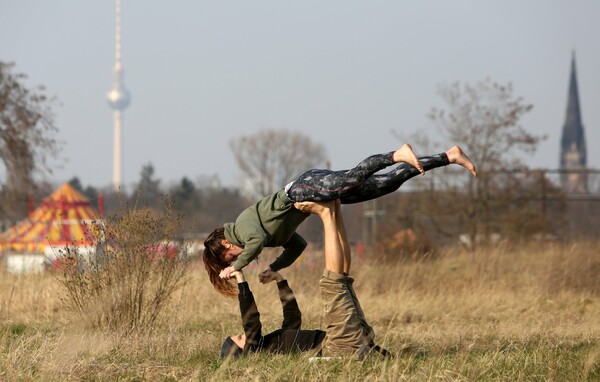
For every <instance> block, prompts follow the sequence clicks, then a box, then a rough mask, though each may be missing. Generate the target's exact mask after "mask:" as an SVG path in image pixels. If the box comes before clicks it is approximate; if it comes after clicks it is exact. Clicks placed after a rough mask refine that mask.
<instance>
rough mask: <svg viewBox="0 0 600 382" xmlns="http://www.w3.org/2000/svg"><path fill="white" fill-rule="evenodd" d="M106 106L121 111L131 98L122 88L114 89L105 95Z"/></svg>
mask: <svg viewBox="0 0 600 382" xmlns="http://www.w3.org/2000/svg"><path fill="white" fill-rule="evenodd" d="M106 97H107V98H108V104H109V105H110V107H111V108H112V109H113V110H123V109H125V108H126V107H127V106H129V102H131V96H130V95H129V92H128V91H127V89H125V88H124V87H122V86H121V87H115V88H113V89H112V90H111V91H109V92H108V93H107V94H106Z"/></svg>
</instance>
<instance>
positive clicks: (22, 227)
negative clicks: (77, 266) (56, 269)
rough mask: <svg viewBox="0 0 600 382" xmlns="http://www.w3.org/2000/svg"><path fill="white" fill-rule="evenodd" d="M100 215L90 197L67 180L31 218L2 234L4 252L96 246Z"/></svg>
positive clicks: (0, 242) (0, 245)
mask: <svg viewBox="0 0 600 382" xmlns="http://www.w3.org/2000/svg"><path fill="white" fill-rule="evenodd" d="M99 219H100V215H99V214H98V212H97V211H96V210H95V209H94V208H93V207H92V203H91V202H90V200H89V199H87V198H86V197H84V196H83V195H81V194H80V193H79V192H77V191H76V190H75V189H74V188H73V187H72V186H71V185H70V184H69V183H65V184H63V185H62V186H60V187H59V188H58V189H57V190H56V191H54V192H53V193H52V194H51V195H50V196H48V197H47V198H45V199H44V200H43V201H42V203H41V205H40V206H39V207H38V208H37V209H36V210H35V211H33V212H32V213H31V214H30V215H29V217H28V218H27V219H25V220H23V221H21V222H19V223H18V224H17V225H15V226H13V227H11V228H10V229H9V230H8V231H6V232H3V233H1V234H0V248H1V249H2V250H3V251H16V252H28V253H45V252H46V249H47V247H64V246H66V245H77V246H94V245H95V244H96V238H95V235H94V231H95V229H94V226H95V225H96V224H98V223H99Z"/></svg>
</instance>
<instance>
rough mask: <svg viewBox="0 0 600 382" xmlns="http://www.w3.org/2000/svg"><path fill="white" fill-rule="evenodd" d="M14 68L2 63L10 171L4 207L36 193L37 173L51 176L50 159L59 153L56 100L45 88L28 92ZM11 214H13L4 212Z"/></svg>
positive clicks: (3, 150) (2, 151)
mask: <svg viewBox="0 0 600 382" xmlns="http://www.w3.org/2000/svg"><path fill="white" fill-rule="evenodd" d="M13 67H14V64H12V63H4V62H0V159H1V160H2V163H3V164H4V167H5V169H6V184H5V188H4V190H3V195H2V196H3V197H4V200H5V202H7V203H2V204H3V205H11V206H16V205H17V204H18V203H16V202H17V201H18V197H19V196H22V197H23V198H26V197H27V195H28V194H30V193H31V192H32V189H33V185H34V181H33V175H34V173H35V171H36V170H37V171H39V172H42V173H43V172H50V171H51V170H50V168H49V167H48V165H47V159H48V158H49V157H52V156H55V155H56V154H57V153H58V151H59V144H58V142H57V141H56V140H55V139H54V138H53V135H54V133H55V132H56V131H57V129H56V127H55V126H54V114H53V113H52V110H51V108H50V106H51V104H52V103H53V101H54V99H51V98H48V97H47V96H46V95H45V94H44V91H45V89H44V87H43V86H37V87H33V88H28V87H27V86H26V85H25V84H24V82H25V80H26V79H27V76H26V75H24V74H20V73H16V74H15V73H13V72H12V69H13ZM4 212H5V213H8V212H9V211H4Z"/></svg>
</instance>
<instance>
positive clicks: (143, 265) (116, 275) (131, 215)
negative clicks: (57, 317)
mask: <svg viewBox="0 0 600 382" xmlns="http://www.w3.org/2000/svg"><path fill="white" fill-rule="evenodd" d="M180 225H181V217H179V216H175V215H174V214H173V210H172V203H170V202H169V201H166V200H165V210H164V211H162V212H157V211H154V210H150V209H147V208H144V209H137V208H134V209H129V208H128V207H124V208H122V211H120V213H119V214H118V216H117V215H116V216H113V217H111V218H109V219H107V220H106V221H105V222H102V223H101V224H98V223H96V224H93V226H94V227H96V230H97V232H96V235H97V236H96V237H101V238H103V240H102V241H101V244H100V245H99V246H98V250H97V252H96V255H95V256H92V257H90V256H89V255H86V254H83V253H80V251H78V249H77V247H76V246H68V247H66V248H64V249H63V250H61V251H60V252H61V253H60V255H62V258H63V260H64V261H62V262H61V264H62V267H61V268H60V269H59V270H58V272H57V278H58V282H59V284H60V285H61V286H63V287H64V289H65V291H66V294H65V295H64V296H62V298H61V299H62V300H63V302H64V303H65V304H66V305H67V307H68V308H70V309H71V310H73V311H76V312H77V313H78V314H79V315H80V316H81V317H82V319H83V320H84V321H85V322H86V323H87V324H89V325H90V326H91V327H92V328H96V329H110V330H116V331H119V332H122V333H129V332H143V331H147V330H149V329H151V328H152V327H153V326H154V324H155V322H156V320H157V318H158V316H159V314H160V312H161V311H162V310H163V308H164V307H165V305H166V304H167V303H168V301H169V300H170V297H171V296H172V294H173V292H175V291H176V290H177V289H179V288H181V287H182V286H183V285H184V284H185V282H186V281H187V278H186V268H185V264H184V261H185V258H183V257H182V256H180V253H185V251H184V250H183V248H184V247H185V246H186V243H184V242H179V243H175V242H174V241H173V238H174V237H175V234H176V232H177V231H178V229H179V228H180Z"/></svg>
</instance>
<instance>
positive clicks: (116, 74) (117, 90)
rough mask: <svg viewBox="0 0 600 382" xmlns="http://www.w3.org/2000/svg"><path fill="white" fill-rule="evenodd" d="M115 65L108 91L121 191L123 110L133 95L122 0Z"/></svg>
mask: <svg viewBox="0 0 600 382" xmlns="http://www.w3.org/2000/svg"><path fill="white" fill-rule="evenodd" d="M115 8H116V10H115V67H114V69H113V86H112V90H111V91H109V92H108V94H107V97H108V104H109V105H110V107H111V109H113V119H114V141H113V181H112V185H113V189H114V190H115V191H120V190H121V186H122V182H123V158H122V153H123V149H122V147H121V127H122V125H123V110H125V108H126V107H127V106H128V105H129V102H130V101H131V96H130V95H129V92H128V91H127V89H125V86H124V85H123V67H122V65H121V0H115Z"/></svg>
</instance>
